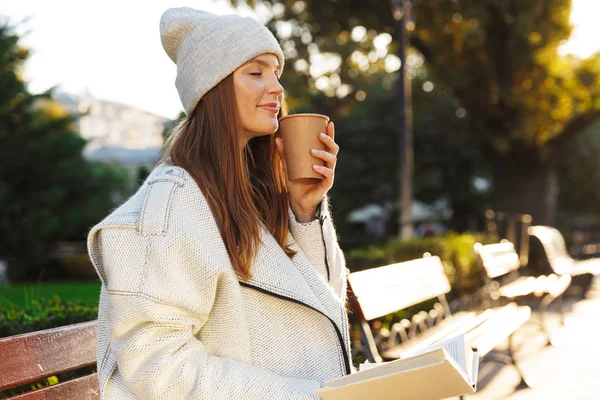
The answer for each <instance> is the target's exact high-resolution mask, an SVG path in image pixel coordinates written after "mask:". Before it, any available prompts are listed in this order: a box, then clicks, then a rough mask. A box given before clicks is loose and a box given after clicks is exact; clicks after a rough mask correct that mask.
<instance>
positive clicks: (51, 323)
mask: <svg viewBox="0 0 600 400" xmlns="http://www.w3.org/2000/svg"><path fill="white" fill-rule="evenodd" d="M97 317H98V307H97V306H89V305H86V304H85V303H83V302H81V301H65V300H62V299H61V298H60V297H58V296H54V297H52V298H51V299H45V298H42V299H40V300H31V301H30V303H29V304H28V305H26V306H18V305H15V304H11V305H0V337H5V336H12V335H18V334H21V333H27V332H34V331H39V330H43V329H50V328H55V327H58V326H64V325H70V324H75V323H78V322H85V321H91V320H94V319H96V318H97Z"/></svg>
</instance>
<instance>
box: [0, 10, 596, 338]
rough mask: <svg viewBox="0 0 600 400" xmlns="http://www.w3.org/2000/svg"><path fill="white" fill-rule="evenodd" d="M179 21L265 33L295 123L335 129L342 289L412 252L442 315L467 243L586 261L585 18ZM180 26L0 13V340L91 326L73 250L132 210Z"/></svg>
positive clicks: (158, 140)
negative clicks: (165, 45)
mask: <svg viewBox="0 0 600 400" xmlns="http://www.w3.org/2000/svg"><path fill="white" fill-rule="evenodd" d="M186 5H187V6H190V7H194V8H198V9H205V10H208V11H212V12H214V13H217V14H227V13H232V12H237V13H239V14H242V15H247V16H252V17H254V18H257V19H258V20H260V21H261V22H263V23H264V24H266V25H267V26H268V27H269V28H270V29H271V30H272V31H273V32H274V33H275V34H276V36H277V37H278V38H279V40H280V43H281V45H282V48H283V49H284V52H285V55H286V58H287V62H286V69H285V71H284V74H283V79H282V83H283V86H284V87H285V89H286V96H287V101H288V102H289V103H290V106H291V108H292V110H293V111H294V112H316V113H321V114H326V115H329V116H330V117H331V119H332V120H333V121H335V123H336V141H337V142H338V143H339V145H340V147H341V152H340V156H339V162H338V167H337V170H336V180H335V186H334V188H333V189H332V191H331V193H330V197H331V203H332V207H333V213H334V221H335V224H336V227H337V229H338V233H339V237H340V243H341V246H342V248H343V249H344V251H345V253H346V256H347V261H348V267H349V268H350V269H351V270H352V271H356V270H360V269H364V268H369V267H374V266H378V265H384V264H385V263H390V262H395V261H403V260H408V259H411V258H415V257H420V256H421V254H422V253H423V252H425V251H428V252H431V253H433V254H437V255H440V256H441V257H442V258H443V260H444V261H445V263H446V266H447V267H448V274H449V276H450V277H451V282H452V284H453V293H454V295H455V297H457V298H458V297H460V296H461V295H463V294H469V293H474V292H476V291H477V290H478V288H479V287H480V286H481V285H482V280H481V279H480V273H479V266H478V263H477V261H476V257H475V255H474V253H473V245H474V243H475V242H478V241H480V242H489V243H491V242H494V241H497V240H500V239H503V238H504V239H509V240H511V241H512V242H514V243H515V244H516V246H517V248H518V251H519V254H520V256H521V257H522V258H521V260H522V264H523V266H527V264H530V265H529V268H542V267H539V265H540V264H539V263H536V264H535V265H533V266H532V263H531V262H530V261H531V259H530V256H531V257H533V256H535V254H534V250H535V245H536V244H535V243H533V242H532V243H530V239H531V238H530V237H529V236H528V235H527V233H526V232H527V230H526V228H527V227H529V226H531V225H548V226H554V227H557V228H558V229H559V231H560V232H561V233H562V235H563V237H564V240H565V241H566V246H567V248H568V250H569V252H570V255H571V256H573V257H575V258H590V257H594V256H595V255H597V254H598V253H600V79H599V78H600V24H598V16H599V15H600V3H599V2H598V1H595V0H520V1H510V0H489V1H480V0H476V1H473V0H413V1H401V0H392V1H381V2H370V1H364V0H319V1H314V0H298V1H295V0H283V1H278V0H256V1H253V0H247V1H242V0H239V1H236V0H231V1H226V0H219V1H209V0H206V1H191V2H188V3H187V4H186ZM178 6H181V4H180V2H175V1H167V0H157V1H152V2H144V3H142V2H123V1H119V2H117V1H103V2H81V1H67V0H65V1H57V2H48V1H41V0H19V1H6V0H4V1H2V2H0V305H2V306H3V307H5V308H10V307H12V308H11V309H12V310H17V309H18V310H19V311H18V313H21V314H19V315H21V316H22V318H25V317H23V316H24V315H25V314H27V313H29V314H27V315H28V317H27V318H29V320H30V321H34V322H31V323H30V325H29V328H23V327H24V326H25V325H27V324H26V323H25V322H23V321H24V320H25V319H26V318H25V319H22V320H20V322H18V323H15V322H14V321H15V319H14V318H16V317H14V318H13V322H12V323H11V324H12V325H10V324H9V323H8V322H6V320H7V317H6V316H4V318H5V323H6V324H9V325H10V326H11V328H7V327H6V326H8V325H4V331H3V332H0V333H2V334H4V335H8V334H15V333H19V332H21V331H23V330H25V329H40V328H43V327H47V326H49V325H48V322H47V321H46V320H45V319H44V317H38V314H39V313H42V311H40V310H42V309H44V310H47V309H52V307H54V308H53V310H55V312H56V313H59V314H60V315H62V316H63V317H64V318H63V320H62V321H66V323H69V322H74V321H76V320H85V319H86V318H87V319H91V318H95V314H94V313H95V308H94V307H95V305H96V302H97V296H98V292H99V283H98V282H97V280H96V278H95V273H94V272H93V268H92V267H91V264H90V263H89V260H88V257H87V253H86V248H85V238H86V234H87V231H88V230H89V229H90V228H91V227H92V226H93V225H94V224H95V223H97V222H98V221H100V220H101V219H102V218H103V217H104V216H105V215H106V214H107V213H108V212H109V211H110V210H111V209H113V208H115V207H116V206H117V205H119V204H120V203H121V202H123V201H124V200H125V199H127V198H128V197H129V196H130V195H131V194H133V193H134V192H135V190H136V189H137V188H138V187H139V185H140V184H141V183H142V182H143V180H144V179H145V177H146V176H147V175H148V174H149V172H150V171H151V170H152V168H153V167H154V165H155V164H156V162H157V160H158V158H159V157H160V155H161V146H162V144H163V140H164V137H165V134H166V132H167V131H168V130H169V128H170V127H172V126H173V124H174V123H175V122H176V121H177V120H178V119H179V118H181V117H182V115H183V114H182V107H181V103H180V101H179V98H178V96H177V92H176V89H175V87H174V81H175V75H176V67H175V65H174V64H173V63H172V62H171V60H170V59H169V58H168V57H167V56H166V54H165V53H164V51H163V49H162V46H161V44H160V38H159V30H158V22H159V18H160V15H161V14H162V12H163V11H164V10H165V9H166V8H169V7H178ZM530 250H531V252H530ZM530 253H531V254H530ZM542 253H543V252H542ZM542 253H540V254H541V255H539V257H542V258H543V254H542ZM55 295H56V297H53V296H55ZM43 299H44V300H43ZM48 299H53V300H48ZM71 301H73V302H75V303H70V302H71ZM43 302H45V303H43ZM77 302H79V303H77ZM42 303H43V304H42ZM74 304H75V305H74ZM79 306H81V307H82V308H77V310H76V311H74V309H75V308H76V307H79ZM19 307H21V308H19ZM23 307H24V308H23ZM36 307H37V311H35V312H31V309H32V308H36ZM26 309H28V310H29V311H27V310H26ZM23 310H25V311H23ZM14 312H17V311H14ZM44 312H46V314H47V311H44ZM36 313H37V314H36ZM32 315H33V316H32ZM75 315H78V316H77V317H75ZM71 317H72V318H71ZM0 318H1V317H0ZM69 318H71V319H69ZM46 319H47V318H46ZM0 326H2V324H0ZM17 326H18V327H17ZM19 327H20V328H19ZM0 336H2V335H0Z"/></svg>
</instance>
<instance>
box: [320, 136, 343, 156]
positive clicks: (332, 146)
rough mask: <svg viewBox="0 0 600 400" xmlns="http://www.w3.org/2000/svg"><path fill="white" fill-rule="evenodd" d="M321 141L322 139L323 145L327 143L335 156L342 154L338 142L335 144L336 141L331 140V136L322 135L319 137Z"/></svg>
mask: <svg viewBox="0 0 600 400" xmlns="http://www.w3.org/2000/svg"><path fill="white" fill-rule="evenodd" d="M319 139H321V141H322V142H323V143H325V145H326V146H327V148H328V149H329V150H331V152H332V153H333V154H337V153H339V152H340V146H338V145H337V143H336V142H334V140H333V139H332V138H331V136H329V135H324V134H322V133H321V134H320V135H319Z"/></svg>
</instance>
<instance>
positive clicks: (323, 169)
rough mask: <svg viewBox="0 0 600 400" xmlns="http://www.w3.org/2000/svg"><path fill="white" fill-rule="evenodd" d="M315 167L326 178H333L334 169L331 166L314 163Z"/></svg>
mask: <svg viewBox="0 0 600 400" xmlns="http://www.w3.org/2000/svg"><path fill="white" fill-rule="evenodd" d="M313 169H314V170H315V171H317V172H318V173H320V174H321V175H324V176H325V177H326V178H333V174H334V173H333V169H331V168H327V167H324V166H322V165H313Z"/></svg>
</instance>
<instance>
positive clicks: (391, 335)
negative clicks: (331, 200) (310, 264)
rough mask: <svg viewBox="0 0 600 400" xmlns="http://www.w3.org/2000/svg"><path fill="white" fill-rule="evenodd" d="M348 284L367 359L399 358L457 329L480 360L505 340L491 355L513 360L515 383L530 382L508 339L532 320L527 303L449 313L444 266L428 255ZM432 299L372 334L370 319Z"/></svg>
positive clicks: (356, 275) (376, 270)
mask: <svg viewBox="0 0 600 400" xmlns="http://www.w3.org/2000/svg"><path fill="white" fill-rule="evenodd" d="M348 283H349V285H348V286H349V295H350V297H349V298H350V305H351V307H352V309H353V312H354V314H355V315H356V317H358V319H359V320H360V331H361V344H362V348H363V350H364V353H365V355H366V358H367V359H368V360H369V361H370V362H381V361H387V360H393V359H397V358H399V357H402V356H403V354H404V353H406V354H409V353H413V352H414V351H415V350H416V349H418V348H420V347H426V346H429V345H431V344H433V343H435V342H436V341H438V340H440V339H442V338H444V337H449V336H451V335H454V334H458V333H464V334H465V336H466V338H467V341H468V342H469V344H470V345H471V346H472V347H474V348H477V350H478V352H479V355H480V357H482V358H483V357H485V356H486V355H487V354H488V353H490V352H491V351H492V350H493V349H495V348H496V347H498V346H499V345H500V344H502V343H503V342H504V341H505V340H506V339H509V347H508V354H507V355H506V354H502V353H500V352H497V351H496V352H495V353H496V354H497V355H498V357H490V358H489V359H490V360H492V359H494V360H496V361H500V362H504V363H508V364H512V365H513V366H514V367H515V368H516V369H517V371H518V372H519V374H520V376H521V378H522V380H521V383H520V384H519V387H530V386H531V385H528V384H527V382H526V380H525V378H524V377H523V374H522V373H521V370H520V368H519V367H518V365H517V363H516V361H515V359H514V356H513V352H512V340H511V339H512V335H513V333H514V332H515V331H516V330H517V329H519V327H521V326H522V325H523V324H524V323H525V322H526V321H527V320H528V319H529V318H530V316H531V309H530V308H529V307H527V306H517V305H516V304H515V303H511V304H509V305H506V306H504V307H499V308H496V309H488V310H485V311H484V312H476V311H463V312H459V313H455V314H452V313H451V310H450V307H449V305H448V301H447V299H446V293H448V292H450V283H449V281H448V278H447V277H446V274H445V273H444V267H443V264H442V262H441V260H440V259H439V257H431V256H427V255H426V256H425V257H423V258H422V259H417V260H412V261H407V262H401V263H397V264H392V265H387V266H383V267H378V268H372V269H368V270H364V271H359V272H354V273H351V274H349V275H348ZM436 298H437V303H435V305H434V307H433V309H431V310H430V311H429V312H427V311H421V312H420V313H417V314H415V315H414V316H413V317H412V319H411V320H407V319H403V320H401V321H398V322H396V323H395V324H393V325H392V326H391V329H389V330H385V329H380V330H379V332H378V333H377V335H374V334H373V331H372V329H371V325H370V323H369V321H373V320H376V319H378V318H380V317H383V316H386V315H388V314H391V313H395V312H397V311H399V310H403V309H406V308H408V307H411V306H414V305H417V304H420V303H423V302H424V301H426V300H431V299H434V300H435V299H436ZM501 356H502V357H501ZM484 360H485V359H484ZM484 360H482V361H484Z"/></svg>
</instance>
